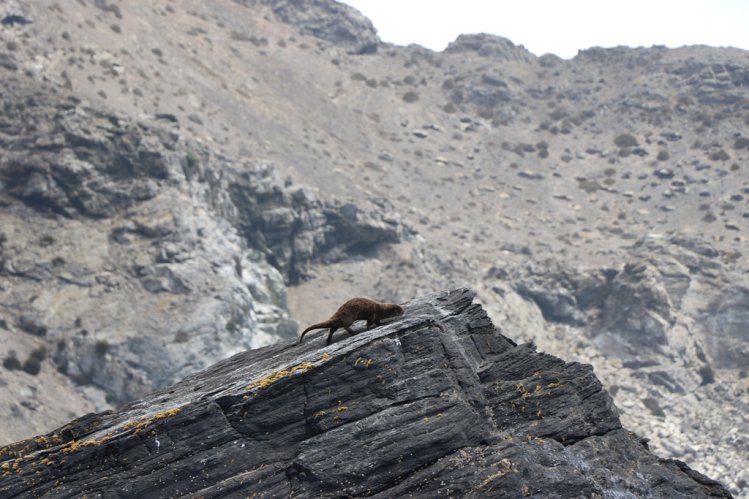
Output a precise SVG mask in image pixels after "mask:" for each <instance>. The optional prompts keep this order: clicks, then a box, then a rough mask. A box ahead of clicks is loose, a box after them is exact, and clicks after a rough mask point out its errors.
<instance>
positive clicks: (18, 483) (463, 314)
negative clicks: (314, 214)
mask: <svg viewBox="0 0 749 499" xmlns="http://www.w3.org/2000/svg"><path fill="white" fill-rule="evenodd" d="M473 296H474V293H472V292H471V291H469V290H467V289H458V290H453V291H449V292H442V293H438V294H435V295H430V296H427V297H424V298H420V299H416V300H412V301H410V302H408V303H406V304H405V310H406V312H405V315H404V316H403V317H402V318H398V319H396V320H394V321H391V322H390V323H388V324H386V325H384V326H382V327H378V328H376V329H374V330H372V331H368V332H360V333H358V334H355V335H354V336H353V337H343V338H338V339H337V341H335V342H334V343H333V344H332V345H329V346H323V340H322V338H321V337H318V338H315V339H311V341H308V342H306V343H305V344H303V345H297V344H296V343H294V342H284V343H280V344H278V345H275V346H271V347H266V348H263V349H259V350H254V351H249V352H245V353H242V354H238V355H236V356H234V357H232V358H231V359H228V360H226V361H223V362H220V363H218V364H216V365H214V366H212V367H211V368H209V369H207V370H205V371H203V372H201V373H199V374H196V375H194V376H191V377H189V378H187V379H185V380H184V381H182V382H181V383H178V384H177V385H174V386H173V387H171V388H169V389H167V390H164V391H162V392H159V393H155V394H153V395H152V396H150V397H148V398H147V399H145V400H142V401H139V402H136V403H134V404H131V405H129V406H127V407H125V408H123V410H122V411H120V412H117V413H111V412H110V413H102V414H91V415H88V416H86V417H84V418H82V419H79V420H77V421H74V422H72V423H70V424H69V425H67V426H65V427H63V428H60V429H59V430H58V431H55V432H53V433H50V434H48V435H45V436H41V437H37V438H35V439H33V440H29V441H26V442H20V443H18V444H15V445H13V446H9V447H6V448H3V449H0V455H2V456H3V459H4V462H3V463H2V464H1V465H0V467H2V469H3V470H4V477H3V482H2V489H0V490H2V492H3V493H4V495H5V496H7V497H40V496H47V495H49V496H63V497H68V496H79V495H108V494H110V493H117V494H122V493H125V494H127V495H139V494H158V495H163V496H188V495H190V496H193V495H199V496H201V497H246V496H248V495H250V496H252V495H255V494H259V495H269V496H273V497H279V496H288V495H293V496H294V497H320V496H340V495H352V496H376V497H405V496H413V495H418V496H432V497H433V496H437V495H460V496H463V497H486V496H487V495H491V496H493V497H519V496H531V495H539V496H545V497H548V496H555V497H580V496H589V495H590V496H594V495H598V496H604V497H605V496H608V495H636V496H645V495H647V496H648V497H669V498H672V497H730V494H729V493H728V491H727V490H725V489H724V488H723V487H722V486H721V485H720V484H718V483H717V482H714V481H712V480H710V479H709V478H707V477H705V476H703V475H700V474H699V473H696V472H694V471H692V470H690V469H689V468H688V467H687V466H686V465H684V464H683V463H681V462H679V461H672V460H667V459H659V458H657V457H656V456H654V455H653V454H651V453H650V452H649V451H648V450H647V447H646V445H644V444H643V443H642V442H641V440H640V439H638V437H637V436H636V435H634V434H632V433H630V432H628V431H626V430H624V429H623V428H622V427H621V424H620V423H619V419H618V417H617V412H616V408H615V407H614V406H613V404H612V401H611V398H610V397H609V396H608V394H607V393H606V391H605V390H604V389H603V387H602V386H601V384H600V382H598V380H597V379H596V377H595V376H594V375H593V370H592V368H591V367H590V366H586V365H582V364H577V363H565V362H563V361H562V360H560V359H557V358H555V357H552V356H550V355H546V354H541V353H537V352H536V351H535V349H534V348H533V347H532V346H530V345H520V346H518V345H516V344H515V343H514V342H512V341H511V340H509V339H507V338H505V337H504V336H502V335H500V334H498V333H497V332H496V331H495V329H494V326H493V325H492V323H491V321H490V320H489V317H488V316H487V315H486V312H485V311H484V310H483V309H482V308H481V306H479V305H477V304H473V303H472V301H473Z"/></svg>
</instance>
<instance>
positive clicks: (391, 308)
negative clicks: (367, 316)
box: [385, 303, 403, 317]
mask: <svg viewBox="0 0 749 499" xmlns="http://www.w3.org/2000/svg"><path fill="white" fill-rule="evenodd" d="M399 315H403V307H401V306H400V305H396V304H395V303H388V304H387V305H385V316H386V317H398V316H399Z"/></svg>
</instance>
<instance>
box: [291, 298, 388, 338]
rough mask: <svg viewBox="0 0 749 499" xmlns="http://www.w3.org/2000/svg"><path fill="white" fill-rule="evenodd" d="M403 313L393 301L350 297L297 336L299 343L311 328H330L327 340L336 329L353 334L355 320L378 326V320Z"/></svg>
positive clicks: (368, 325) (370, 325) (369, 325)
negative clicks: (330, 315) (352, 326)
mask: <svg viewBox="0 0 749 499" xmlns="http://www.w3.org/2000/svg"><path fill="white" fill-rule="evenodd" d="M402 314H403V308H402V307H401V306H400V305H396V304H395V303H380V302H378V301H374V300H370V299H368V298H352V299H351V300H349V301H347V302H346V303H344V304H343V305H341V306H340V308H339V309H338V310H337V311H336V313H334V314H333V316H332V317H331V318H330V319H328V320H326V321H323V322H320V323H318V324H313V325H312V326H310V327H308V328H307V329H305V330H304V331H302V335H301V336H300V337H299V343H301V342H302V339H303V338H304V335H305V334H307V332H308V331H312V330H313V329H325V328H330V332H329V333H328V341H327V343H328V344H330V341H331V340H332V339H333V333H334V332H335V330H336V329H339V328H343V329H345V330H346V331H348V332H349V334H353V333H354V332H353V331H352V330H351V325H352V324H353V323H354V322H356V321H367V329H369V328H371V327H372V324H374V325H376V326H379V325H380V320H382V319H388V318H390V317H396V316H398V315H402Z"/></svg>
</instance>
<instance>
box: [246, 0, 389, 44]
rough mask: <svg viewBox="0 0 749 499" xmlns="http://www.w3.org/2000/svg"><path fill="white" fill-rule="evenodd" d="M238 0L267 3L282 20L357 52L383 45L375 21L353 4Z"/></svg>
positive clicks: (325, 0) (321, 0)
mask: <svg viewBox="0 0 749 499" xmlns="http://www.w3.org/2000/svg"><path fill="white" fill-rule="evenodd" d="M237 1H238V2H239V3H242V4H245V5H258V4H260V5H268V6H270V8H271V9H272V10H273V13H274V14H275V15H276V16H277V17H278V19H280V20H281V21H282V22H284V23H286V24H291V25H293V26H297V27H298V28H299V29H300V30H301V32H302V33H304V34H306V35H311V36H314V37H317V38H321V39H323V40H327V41H329V42H332V43H334V44H336V45H338V46H340V47H343V48H345V49H348V50H349V51H351V52H354V53H356V54H371V53H374V52H377V47H378V46H379V45H380V38H379V37H378V36H377V30H375V28H374V26H373V25H372V21H370V20H369V19H367V18H366V17H364V15H363V14H362V13H361V12H359V11H358V10H356V9H354V8H353V7H350V6H348V5H346V4H343V3H339V2H336V1H334V0H237Z"/></svg>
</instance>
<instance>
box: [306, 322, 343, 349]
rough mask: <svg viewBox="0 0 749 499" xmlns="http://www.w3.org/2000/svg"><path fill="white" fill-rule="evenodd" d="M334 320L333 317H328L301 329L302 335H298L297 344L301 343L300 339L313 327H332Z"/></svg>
mask: <svg viewBox="0 0 749 499" xmlns="http://www.w3.org/2000/svg"><path fill="white" fill-rule="evenodd" d="M334 323H335V321H334V320H333V319H328V320H327V321H323V322H320V323H317V324H313V325H311V326H310V327H308V328H307V329H305V330H304V331H302V335H301V336H300V337H299V344H300V345H301V343H302V339H304V335H305V334H307V333H308V332H309V331H312V330H313V329H325V328H328V327H333V324H334Z"/></svg>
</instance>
